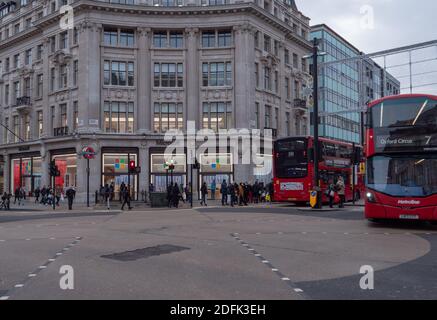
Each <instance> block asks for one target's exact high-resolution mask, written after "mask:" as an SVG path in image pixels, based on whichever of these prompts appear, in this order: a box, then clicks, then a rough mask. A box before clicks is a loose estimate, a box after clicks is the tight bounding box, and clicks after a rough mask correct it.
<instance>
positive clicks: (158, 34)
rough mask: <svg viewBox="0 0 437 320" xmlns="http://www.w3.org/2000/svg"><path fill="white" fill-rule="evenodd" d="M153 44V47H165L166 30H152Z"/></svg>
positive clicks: (166, 42)
mask: <svg viewBox="0 0 437 320" xmlns="http://www.w3.org/2000/svg"><path fill="white" fill-rule="evenodd" d="M153 46H154V47H155V48H167V46H168V41H167V31H154V32H153Z"/></svg>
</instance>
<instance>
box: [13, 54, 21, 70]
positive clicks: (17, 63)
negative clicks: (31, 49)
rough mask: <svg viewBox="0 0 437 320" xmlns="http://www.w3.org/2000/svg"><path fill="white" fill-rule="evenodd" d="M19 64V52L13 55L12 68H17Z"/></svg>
mask: <svg viewBox="0 0 437 320" xmlns="http://www.w3.org/2000/svg"><path fill="white" fill-rule="evenodd" d="M19 64H20V54H16V55H14V69H17V68H18V67H19Z"/></svg>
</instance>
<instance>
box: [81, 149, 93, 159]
mask: <svg viewBox="0 0 437 320" xmlns="http://www.w3.org/2000/svg"><path fill="white" fill-rule="evenodd" d="M82 156H83V157H84V158H85V159H94V158H95V157H96V152H95V151H94V149H93V148H92V147H84V148H83V149H82Z"/></svg>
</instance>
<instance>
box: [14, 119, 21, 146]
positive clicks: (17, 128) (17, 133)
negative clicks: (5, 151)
mask: <svg viewBox="0 0 437 320" xmlns="http://www.w3.org/2000/svg"><path fill="white" fill-rule="evenodd" d="M12 120H13V128H12V129H13V131H12V132H13V133H14V142H18V141H19V138H18V137H19V136H20V118H19V117H18V116H14V117H13V118H12Z"/></svg>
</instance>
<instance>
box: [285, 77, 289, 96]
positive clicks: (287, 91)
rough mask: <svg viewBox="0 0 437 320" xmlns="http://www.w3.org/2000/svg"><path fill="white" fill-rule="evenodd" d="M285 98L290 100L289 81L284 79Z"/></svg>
mask: <svg viewBox="0 0 437 320" xmlns="http://www.w3.org/2000/svg"><path fill="white" fill-rule="evenodd" d="M285 96H286V97H287V99H288V100H289V99H290V79H289V78H287V77H285Z"/></svg>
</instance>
